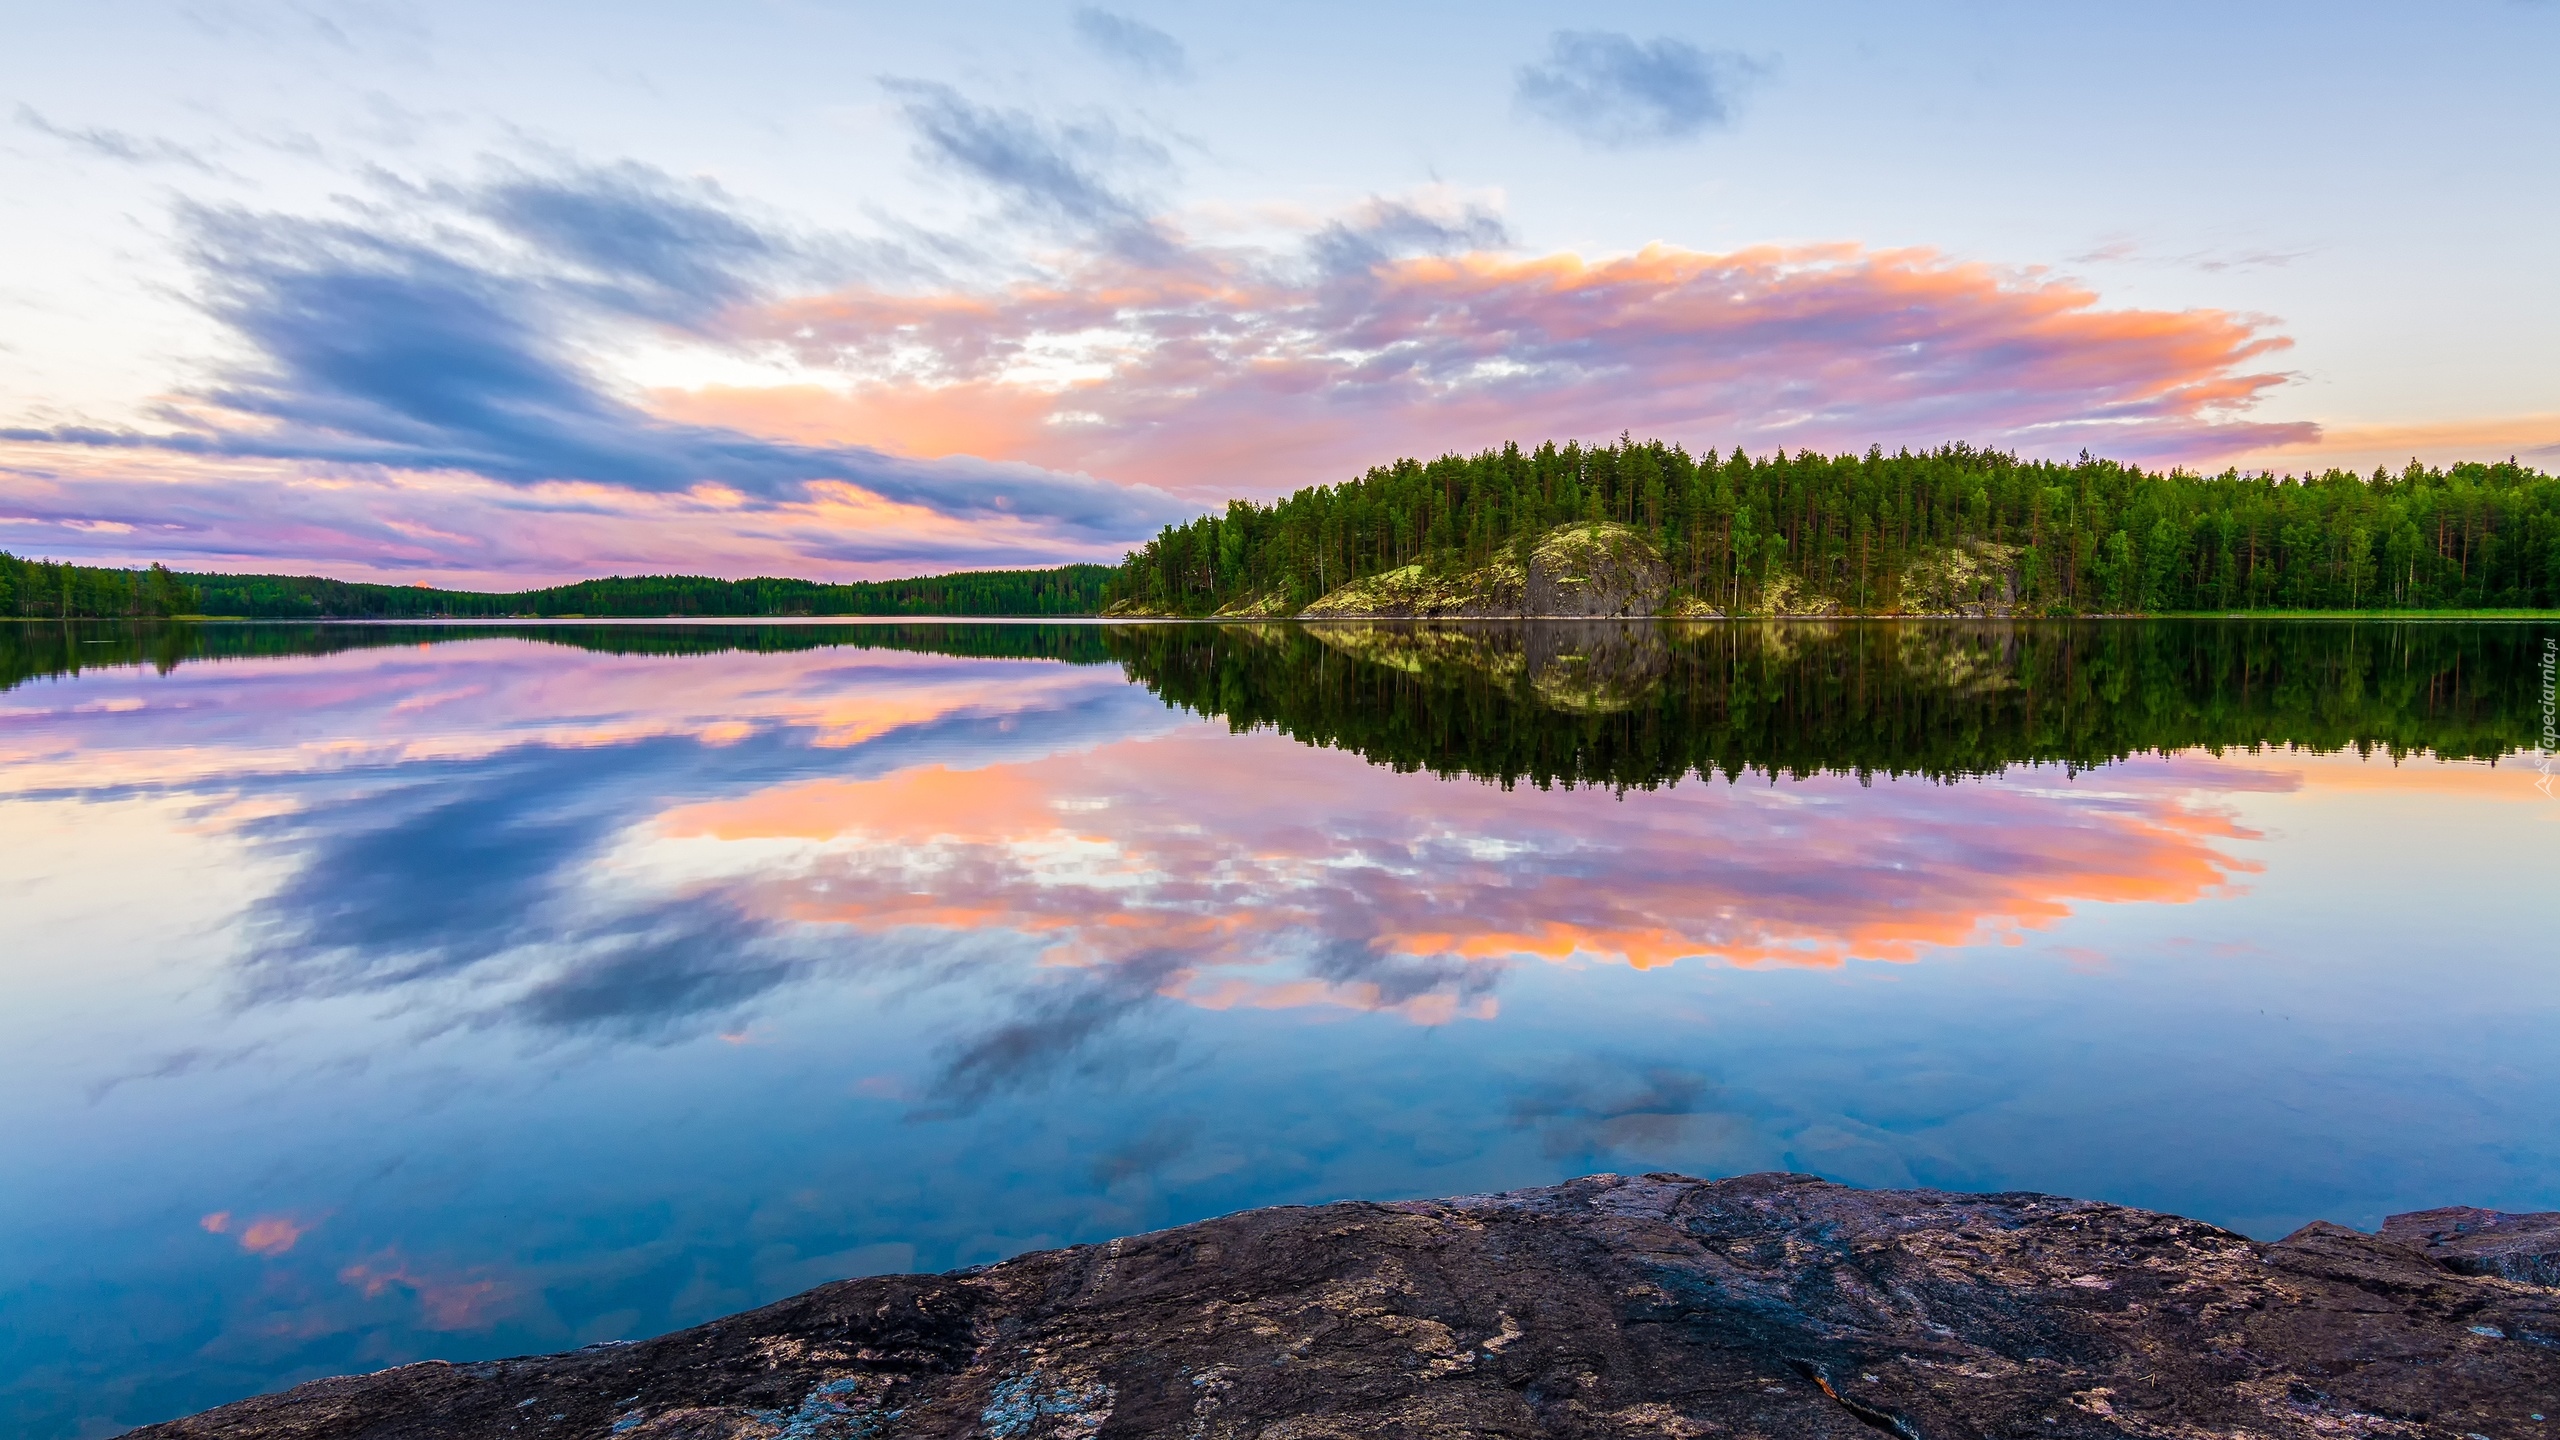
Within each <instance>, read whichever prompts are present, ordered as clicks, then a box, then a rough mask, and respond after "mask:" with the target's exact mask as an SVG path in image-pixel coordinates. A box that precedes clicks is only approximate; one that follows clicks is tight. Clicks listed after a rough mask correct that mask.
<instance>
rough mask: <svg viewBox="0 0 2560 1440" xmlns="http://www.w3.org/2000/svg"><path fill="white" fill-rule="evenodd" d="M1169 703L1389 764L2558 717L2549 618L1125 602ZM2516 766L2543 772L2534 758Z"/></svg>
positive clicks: (1738, 754)
mask: <svg viewBox="0 0 2560 1440" xmlns="http://www.w3.org/2000/svg"><path fill="white" fill-rule="evenodd" d="M1105 633H1106V634H1108V635H1109V637H1110V644H1111V649H1112V653H1113V654H1114V655H1115V657H1117V658H1118V659H1119V661H1120V663H1121V664H1122V665H1123V666H1124V667H1126V668H1127V670H1128V672H1129V674H1130V676H1131V677H1132V678H1134V679H1136V680H1138V681H1139V682H1141V683H1143V684H1145V685H1146V686H1147V687H1148V688H1150V689H1152V690H1154V691H1155V692H1156V693H1157V694H1158V695H1160V696H1162V697H1163V699H1164V700H1165V701H1166V703H1168V704H1171V705H1175V706H1179V707H1180V708H1183V709H1186V710H1191V711H1195V712H1197V713H1199V714H1201V715H1204V716H1210V717H1215V718H1219V719H1223V720H1225V721H1226V722H1227V724H1228V725H1229V726H1231V727H1232V728H1234V729H1237V730H1250V729H1259V728H1264V727H1268V728H1271V729H1275V730H1278V731H1279V732H1281V733H1282V734H1285V735H1288V736H1290V737H1292V738H1294V739H1297V740H1300V741H1303V742H1305V743H1307V744H1310V745H1325V746H1331V747H1334V748H1338V749H1343V750H1350V751H1353V752H1356V753H1358V754H1360V755H1363V756H1365V757H1367V758H1368V759H1370V760H1372V761H1374V762H1376V763H1378V764H1380V765H1385V766H1389V767H1391V768H1393V769H1397V770H1405V771H1411V770H1422V771H1428V772H1430V773H1432V774H1435V775H1439V776H1442V777H1450V776H1459V775H1467V776H1474V777H1477V778H1480V779H1485V780H1489V781H1493V782H1495V783H1498V784H1500V785H1502V786H1504V787H1505V788H1508V787H1509V786H1511V785H1513V784H1516V783H1519V782H1521V781H1527V782H1528V783H1530V784H1534V785H1538V786H1541V787H1545V786H1551V785H1568V786H1570V785H1597V786H1604V787H1611V788H1637V789H1649V788H1652V787H1655V786H1659V785H1664V784H1670V783H1675V782H1677V781H1678V780H1680V779H1682V778H1684V777H1688V776H1700V777H1705V778H1711V779H1712V778H1716V777H1723V778H1726V779H1733V778H1737V777H1740V776H1742V775H1746V774H1760V775H1769V776H1778V775H1785V776H1790V777H1796V778H1802V777H1804V776H1808V775H1815V774H1823V773H1831V774H1850V775H1857V776H1861V777H1865V776H1870V775H1875V774H1884V775H1922V776H1928V777H1932V778H1936V779H1941V780H1953V779H1958V778H1962V777H1965V776H1975V775H1989V774H1996V773H1998V772H2000V771H2001V770H2003V769H2006V768H2008V767H2010V766H2013V765H2020V764H2055V765H2062V766H2065V767H2070V768H2075V769H2087V768H2095V767H2097V766H2100V765H2104V764H2109V763H2112V762H2115V761H2119V760H2123V759H2125V758H2127V757H2129V756H2134V755H2145V754H2171V753H2175V752H2177V751H2179V750H2184V749H2190V748H2203V749H2208V750H2214V751H2220V750H2223V749H2225V748H2247V747H2253V746H2260V745H2293V746H2301V747H2304V748H2307V749H2312V750H2319V751H2338V750H2350V749H2352V750H2361V751H2375V750H2379V751H2386V752H2388V753H2390V754H2392V755H2395V756H2398V755H2409V754H2421V753H2432V754H2434V755H2438V756H2443V757H2447V758H2460V759H2496V758H2499V757H2503V756H2508V755H2512V754H2515V753H2517V752H2518V751H2529V750H2531V749H2533V747H2534V746H2535V745H2536V744H2537V742H2538V741H2539V739H2540V736H2541V730H2542V701H2541V674H2540V671H2539V669H2538V668H2537V667H2538V665H2539V662H2540V659H2541V656H2542V653H2543V652H2542V646H2543V640H2544V637H2545V636H2548V635H2551V634H2553V633H2554V630H2553V627H2552V626H2549V625H2544V624H2540V623H2538V622H2504V623H2500V622H2472V623H2424V622H2406V621H2379V620H2361V621H2340V622H2317V621H2281V620H2275V621H2249V620H2161V621H2153V622H2149V623H2121V622H2107V621H2086V622H2080V623H2060V624H2056V623H2043V624H2013V623H2009V622H2004V621H1971V622H1966V621H1952V622H1951V621H1927V622H1922V621H1913V622H1906V623H1898V624H1897V623H1884V624H1855V625H1832V624H1822V623H1815V624H1802V623H1792V622H1776V623H1770V624H1756V625H1718V624H1698V623H1694V622H1665V623H1662V624H1659V625H1649V626H1628V625H1611V624H1608V623H1606V622H1602V623H1599V624H1582V625H1577V624H1572V623H1545V624H1539V623H1530V624H1511V625H1498V624H1497V625H1473V626H1465V627H1428V626H1414V625H1402V624H1394V623H1388V624H1381V625H1376V626H1371V627H1356V626H1355V627H1345V626H1329V625H1328V626H1297V625H1258V626H1227V625H1220V626H1193V625H1182V626H1167V625H1154V626H1127V627H1118V628H1114V629H1112V630H1109V631H1106V632H1105ZM2517 783H2518V784H2519V785H2521V784H2524V783H2527V782H2526V781H2525V780H2524V779H2523V778H2521V777H2520V778H2519V779H2518V781H2517Z"/></svg>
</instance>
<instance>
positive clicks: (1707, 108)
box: [1512, 30, 1768, 149]
mask: <svg viewBox="0 0 2560 1440" xmlns="http://www.w3.org/2000/svg"><path fill="white" fill-rule="evenodd" d="M1767 70H1768V67H1767V66H1766V65H1764V64H1763V63H1761V62H1760V61H1757V60H1753V59H1752V58H1750V57H1749V56H1747V55H1742V54H1738V53H1736V52H1734V51H1730V50H1703V49H1700V48H1699V47H1697V46H1695V45H1692V44H1690V43H1689V42H1688V41H1686V40H1680V39H1675V38H1673V37H1671V36H1667V35H1666V36H1659V37H1656V38H1655V39H1652V40H1637V39H1636V38H1635V37H1633V36H1631V35H1621V34H1617V33H1614V32H1612V31H1607V30H1559V31H1557V32H1556V33H1555V34H1553V35H1551V36H1549V37H1548V39H1547V53H1546V56H1545V58H1544V59H1542V60H1539V61H1537V62H1535V63H1533V64H1528V65H1523V66H1521V67H1520V69H1519V71H1518V72H1517V73H1516V74H1515V75H1514V76H1513V78H1512V94H1513V98H1514V99H1515V100H1516V101H1517V103H1518V104H1519V106H1520V108H1521V109H1522V110H1523V111H1525V112H1527V113H1529V114H1531V115H1535V116H1537V117H1538V118H1540V119H1542V120H1546V121H1548V122H1550V123H1551V124H1555V125H1558V126H1561V127H1563V128H1564V129H1566V130H1569V131H1571V132H1572V133H1574V134H1575V135H1578V136H1580V137H1581V138H1582V139H1584V140H1585V141H1588V142H1590V143H1591V144H1594V145H1599V146H1604V147H1608V148H1613V149H1615V148H1627V147H1632V146H1639V145H1665V144H1671V143H1674V142H1677V141H1681V140H1687V139H1691V138H1694V137H1695V136H1697V135H1699V134H1701V133H1702V132H1704V131H1706V130H1709V129H1712V128H1715V127H1718V126H1722V125H1726V124H1729V123H1731V122H1732V119H1733V113H1734V108H1735V106H1736V105H1737V104H1738V103H1739V101H1740V98H1741V95H1742V92H1743V90H1744V89H1745V88H1746V87H1748V86H1749V85H1750V84H1751V83H1752V82H1753V81H1755V80H1758V79H1760V78H1761V77H1762V76H1763V75H1765V74H1766V73H1767Z"/></svg>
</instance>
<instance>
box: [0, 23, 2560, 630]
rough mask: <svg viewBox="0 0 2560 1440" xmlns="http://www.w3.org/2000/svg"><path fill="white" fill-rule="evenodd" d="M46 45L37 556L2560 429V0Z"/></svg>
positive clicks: (1043, 517)
mask: <svg viewBox="0 0 2560 1440" xmlns="http://www.w3.org/2000/svg"><path fill="white" fill-rule="evenodd" d="M11 29H12V32H13V35H14V36H15V37H16V38H15V43H13V44H12V45H11V46H10V47H8V51H7V54H6V55H5V56H0V217H4V218H0V548H7V549H10V550H13V551H17V552H20V553H30V554H38V553H41V554H52V555H56V556H60V557H64V558H72V557H80V558H95V559H101V560H113V561H130V560H142V559H152V558H165V559H168V560H170V561H171V562H172V563H179V564H186V565H195V566H201V567H205V568H221V569H280V568H281V569H325V570H329V571H331V572H333V573H342V574H370V575H386V576H397V577H405V578H418V579H466V578H470V579H482V580H487V579H495V578H500V577H521V578H565V577H567V576H570V575H577V574H589V573H600V572H604V571H612V570H624V571H628V570H633V569H666V568H685V569H711V570H717V571H720V572H722V573H749V572H757V573H764V572H776V571H779V572H784V573H800V574H813V575H826V576H829V577H845V576H852V575H857V574H889V573H911V572H913V571H916V570H919V569H933V568H945V567H948V566H951V565H976V564H1006V563H1045V562H1048V561H1054V560H1061V559H1070V558H1110V557H1113V556H1116V554H1117V553H1118V550H1119V549H1120V548H1121V547H1122V546H1124V545H1125V544H1126V543H1127V542H1128V541H1130V540H1132V539H1134V538H1136V537H1137V536H1139V535H1141V534H1143V533H1145V532H1146V531H1147V530H1148V529H1150V528H1152V526H1153V525H1154V524H1156V523H1158V522H1160V521H1161V520H1162V519H1164V518H1168V517H1170V516H1173V515H1177V514H1181V513H1186V512H1188V511H1190V510H1193V509H1196V508H1200V507H1203V506H1206V505H1210V504H1213V503H1216V502H1217V501H1220V500H1222V499H1223V498H1224V497H1225V496H1227V495H1229V494H1239V493H1241V494H1255V495H1267V494H1270V493H1274V492H1276V491H1280V490H1285V489H1288V488H1293V487H1294V486H1296V485H1301V484H1308V483H1316V482H1321V481H1330V480H1335V479H1339V478H1343V477H1344V476H1346V475H1348V474H1351V473H1356V471H1357V470H1359V469H1360V468H1363V467H1365V466H1366V465H1367V464H1369V463H1373V462H1375V461H1379V460H1384V459H1387V458H1391V457H1392V456H1394V455H1396V454H1400V453H1411V452H1417V451H1420V452H1436V451H1438V450H1442V449H1447V448H1472V447H1475V446H1478V445H1482V444H1487V443H1495V442H1498V441H1499V440H1501V439H1504V438H1520V439H1526V440H1534V439H1539V438H1545V437H1547V436H1550V435H1553V436H1558V437H1563V436H1570V435H1586V436H1599V435H1610V434H1614V433H1615V432H1616V431H1617V430H1619V429H1621V428H1633V429H1635V430H1637V431H1638V432H1640V433H1651V434H1659V435H1661V436H1662V437H1663V438H1666V439H1676V440H1681V441H1684V442H1686V443H1689V444H1691V445H1692V446H1693V447H1694V446H1702V445H1710V444H1712V445H1719V446H1730V445H1732V444H1736V443H1740V444H1743V445H1746V446H1748V447H1749V448H1751V449H1753V450H1755V451H1762V450H1766V449H1767V448H1770V447H1771V446H1774V445H1785V446H1788V447H1791V448H1792V447H1796V446H1801V445H1812V446H1815V447H1817V448H1824V449H1842V448H1858V449H1863V448H1864V447H1865V446H1866V445H1867V444H1869V443H1881V444H1884V445H1887V446H1889V447H1890V446H1896V445H1905V444H1908V445H1914V446H1918V445H1927V444H1935V443H1940V442H1943V441H1948V440H1967V441H1972V442H1974V443H1984V444H1999V445H2003V446H2006V447H2009V448H2015V449H2019V450H2022V451H2026V452H2029V453H2056V454H2069V453H2074V452H2076V451H2077V450H2079V449H2081V448H2084V447H2086V448H2090V449H2092V450H2096V451H2099V452H2101V453H2116V454H2123V455H2126V456H2128V457H2132V458H2139V459H2143V460H2145V461H2147V462H2150V463H2183V464H2189V465H2193V466H2197V467H2201V468H2209V469H2219V468H2221V467H2222V466H2224V465H2226V464H2242V465H2249V466H2265V467H2270V468H2274V469H2278V470H2297V469H2303V468H2309V467H2313V466H2317V465H2325V464H2330V463H2340V464H2349V465H2354V466H2356V467H2358V468H2370V466H2372V465H2373V464H2376V463H2388V464H2392V465H2394V466H2396V465H2398V464H2400V463H2402V462H2403V461H2405V460H2406V459H2408V458H2410V457H2411V456H2413V455H2415V456H2419V457H2422V458H2425V459H2428V460H2430V461H2434V462H2446V461H2451V460H2456V459H2461V458H2503V457H2504V456H2506V455H2509V454H2516V455H2519V456H2521V457H2523V458H2525V459H2526V460H2527V461H2528V463H2536V464H2540V465H2542V466H2543V467H2545V468H2550V467H2551V465H2552V463H2553V461H2554V458H2555V457H2560V361H2555V360H2554V358H2553V356H2552V353H2551V347H2550V346H2549V344H2548V341H2547V338H2546V337H2548V336H2549V335H2551V334H2553V333H2560V279H2555V277H2554V272H2553V267H2552V266H2551V265H2550V263H2549V258H2548V257H2549V253H2550V248H2551V245H2550V241H2549V239H2548V237H2549V236H2550V235H2551V234H2552V232H2553V228H2554V219H2555V216H2554V213H2553V212H2554V209H2555V206H2560V201H2555V200H2554V199H2553V198H2552V195H2553V191H2554V188H2555V187H2553V186H2552V185H2551V184H2550V183H2549V180H2550V175H2551V171H2552V168H2553V159H2552V157H2553V156H2555V155H2560V111H2555V110H2554V108H2553V107H2552V106H2550V105H2549V104H2548V102H2547V100H2545V99H2542V98H2541V97H2542V95H2543V93H2544V92H2545V91H2546V90H2547V87H2548V81H2549V76H2550V74H2551V73H2552V66H2553V61H2554V60H2555V59H2556V58H2560V5H2555V4H2552V3H2548V0H2495V3H2481V4H2448V5H2441V6H2434V7H2426V8H2423V9H2422V8H2418V7H2405V6H2390V7H2386V6H2338V5H2328V6H2312V5H2256V6H2248V7H2229V6H2201V5H2199V6H2146V7H2140V8H2139V9H2109V8H2102V7H2096V6H2057V5H2042V6H2028V5H2004V4H1975V5H1934V6H1932V5H1870V6H1858V5H1835V6H1824V7H1802V6H1796V7H1774V6H1764V7H1746V6H1708V5H1679V6H1672V5H1603V6H1576V7H1556V6H1529V5H1512V6H1482V5H1474V6H1455V5H1446V6H1439V5H1400V6H1391V7H1377V6H1349V5H1340V6H1332V5H1320V4H1319V5H1296V6H1290V7H1285V8H1280V7H1265V8H1260V9H1247V8H1244V7H1233V8H1211V7H1193V8H1183V7H1140V6H1134V5H1123V6H1117V7H1096V6H1081V7H1080V6H1076V5H983V6H943V7H931V8H917V7H892V6H886V5H831V4H820V3H805V0H804V3H761V4H743V5H736V6H729V7H723V8H721V9H720V10H719V11H717V12H716V13H715V12H712V11H708V10H705V9H703V8H701V7H689V6H683V7H680V6H672V5H630V6H621V7H614V8H612V9H610V10H607V9H604V8H600V7H593V6H571V5H561V4H541V3H535V4H510V5H505V6H499V5H483V4H469V3H464V4H444V5H437V6H423V5H403V4H389V3H369V4H347V5H331V4H298V5H270V4H213V3H207V4H190V5H166V4H119V3H102V4H94V5H86V6H78V7H50V8H44V9H37V8H34V7H28V8H27V11H26V13H24V14H23V15H19V16H14V17H12V21H11ZM1648 247H1653V248H1651V249H1648ZM1722 295H1730V296H1733V297H1737V298H1733V299H1731V301H1730V305H1731V306H1732V307H1733V309H1732V311H1731V312H1730V313H1729V314H1728V313H1726V312H1721V311H1711V310H1710V309H1708V308H1704V307H1706V306H1707V302H1708V301H1709V300H1710V299H1712V298H1714V297H1716V296H1722ZM1602 310H1605V311H1606V313H1605V315H1604V314H1601V313H1600V312H1601V311H1602ZM1735 317H1741V318H1735ZM1907 355H1917V356H1919V357H1921V361H1922V362H1925V363H1910V364H1906V363H1905V361H1904V358H1903V357H1905V356H1907Z"/></svg>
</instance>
